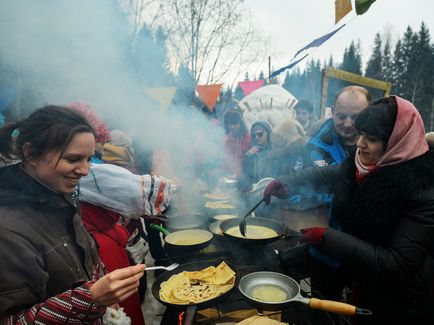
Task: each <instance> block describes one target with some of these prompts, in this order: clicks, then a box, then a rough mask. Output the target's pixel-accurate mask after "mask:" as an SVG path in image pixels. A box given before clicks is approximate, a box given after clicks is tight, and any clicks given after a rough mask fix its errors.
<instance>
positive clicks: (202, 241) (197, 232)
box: [151, 224, 213, 251]
mask: <svg viewBox="0 0 434 325" xmlns="http://www.w3.org/2000/svg"><path fill="white" fill-rule="evenodd" d="M151 227H152V228H154V229H156V230H158V231H160V232H162V233H163V234H164V235H165V236H164V241H165V242H166V245H167V247H168V248H169V249H172V250H179V251H195V250H201V249H203V248H205V247H206V246H208V245H209V244H210V242H211V241H212V239H213V234H212V232H210V231H208V230H202V229H186V230H178V231H174V232H170V231H168V230H167V229H165V228H164V227H163V226H161V225H156V224H151Z"/></svg>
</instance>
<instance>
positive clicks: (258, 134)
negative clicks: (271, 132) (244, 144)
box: [253, 131, 264, 138]
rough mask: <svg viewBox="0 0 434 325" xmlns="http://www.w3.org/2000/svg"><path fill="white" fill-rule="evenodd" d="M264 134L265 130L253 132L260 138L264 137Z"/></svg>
mask: <svg viewBox="0 0 434 325" xmlns="http://www.w3.org/2000/svg"><path fill="white" fill-rule="evenodd" d="M263 135H264V131H260V132H256V133H253V136H254V137H257V138H260V137H262V136H263Z"/></svg>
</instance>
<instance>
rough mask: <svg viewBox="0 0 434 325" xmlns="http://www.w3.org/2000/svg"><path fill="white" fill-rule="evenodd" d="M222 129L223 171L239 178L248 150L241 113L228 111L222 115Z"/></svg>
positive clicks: (235, 110) (248, 141)
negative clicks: (225, 157)
mask: <svg viewBox="0 0 434 325" xmlns="http://www.w3.org/2000/svg"><path fill="white" fill-rule="evenodd" d="M223 127H224V130H225V133H226V138H225V150H226V155H227V161H226V163H225V171H227V172H228V173H229V174H230V175H234V176H236V177H239V176H241V167H242V162H243V158H244V155H245V154H246V152H247V151H248V150H249V148H250V134H249V130H248V129H247V126H246V123H245V122H244V119H243V112H242V111H241V110H240V109H228V110H227V111H226V112H225V113H224V114H223Z"/></svg>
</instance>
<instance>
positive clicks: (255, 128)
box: [240, 121, 277, 190]
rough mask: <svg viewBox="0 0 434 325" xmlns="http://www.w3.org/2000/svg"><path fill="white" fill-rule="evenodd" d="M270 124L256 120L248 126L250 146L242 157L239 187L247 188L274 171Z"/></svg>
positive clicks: (271, 174) (269, 175)
mask: <svg viewBox="0 0 434 325" xmlns="http://www.w3.org/2000/svg"><path fill="white" fill-rule="evenodd" d="M271 133H272V130H271V126H270V124H268V123H267V122H265V121H261V122H256V123H254V124H253V125H252V127H251V128H250V139H251V146H250V149H249V151H247V152H246V154H245V155H244V159H243V167H242V175H243V176H242V177H241V182H240V183H241V187H242V189H243V190H248V189H250V188H251V186H252V185H253V184H254V183H256V182H258V181H259V180H261V179H262V178H265V177H273V176H274V175H275V173H276V168H277V166H275V164H273V156H272V151H271V148H272V147H271Z"/></svg>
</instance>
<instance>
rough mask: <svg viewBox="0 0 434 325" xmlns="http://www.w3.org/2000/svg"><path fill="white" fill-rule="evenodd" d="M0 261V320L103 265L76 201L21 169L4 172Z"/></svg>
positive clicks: (1, 170)
mask: <svg viewBox="0 0 434 325" xmlns="http://www.w3.org/2000/svg"><path fill="white" fill-rule="evenodd" d="M0 260H1V261H2V266H1V267H0V279H1V280H0V318H1V317H2V316H5V315H9V314H12V313H15V312H17V311H19V310H23V309H27V308H29V307H30V306H32V305H35V304H38V303H43V302H46V300H47V299H49V298H51V297H54V296H56V295H59V294H61V293H63V292H65V291H67V290H69V289H71V288H74V287H77V286H78V285H80V284H82V283H83V282H85V281H89V280H92V279H93V276H94V275H95V274H94V271H95V269H96V268H97V266H98V265H99V257H98V251H97V249H96V244H95V242H94V240H93V239H92V238H91V237H90V235H89V234H88V233H87V231H86V229H85V228H84V225H83V222H82V220H81V217H80V216H79V215H78V213H77V209H76V208H75V201H73V200H72V198H71V197H67V196H66V195H65V196H63V195H60V194H56V193H54V192H53V191H51V190H50V189H48V188H47V187H45V186H44V185H42V184H41V183H39V182H37V181H36V180H34V179H33V178H31V177H30V176H28V175H27V174H26V173H25V172H24V171H23V170H22V169H21V168H20V166H19V165H13V166H8V167H3V168H0ZM94 280H96V279H94ZM40 307H41V306H40ZM43 307H44V308H45V307H46V306H45V305H44V306H43ZM66 316H68V315H66ZM93 321H94V320H93ZM93 321H91V322H92V323H93Z"/></svg>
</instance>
